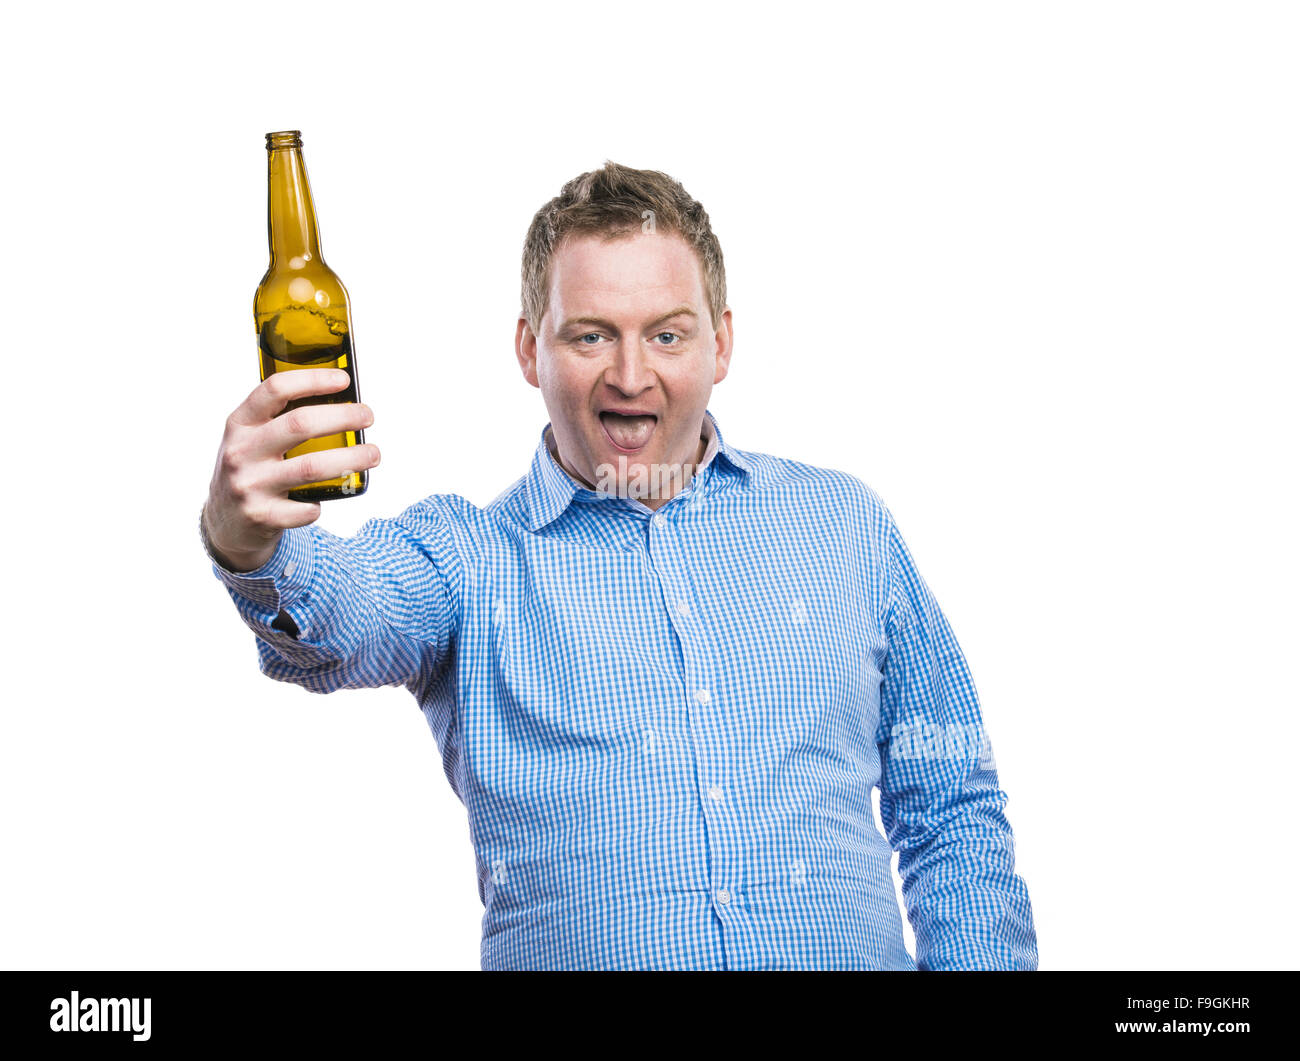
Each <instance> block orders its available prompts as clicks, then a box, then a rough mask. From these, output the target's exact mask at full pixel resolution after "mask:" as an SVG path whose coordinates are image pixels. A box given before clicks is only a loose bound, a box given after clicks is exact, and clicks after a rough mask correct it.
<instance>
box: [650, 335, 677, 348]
mask: <svg viewBox="0 0 1300 1061" xmlns="http://www.w3.org/2000/svg"><path fill="white" fill-rule="evenodd" d="M665 335H666V336H668V338H669V339H672V340H675V339H676V338H677V335H676V333H674V332H660V333H659V334H658V335H656V336H655V338H656V339H662V338H663V337H664V336H665ZM662 345H664V346H674V345H675V343H673V342H667V343H664V344H662Z"/></svg>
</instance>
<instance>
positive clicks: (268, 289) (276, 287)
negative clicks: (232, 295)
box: [253, 262, 349, 317]
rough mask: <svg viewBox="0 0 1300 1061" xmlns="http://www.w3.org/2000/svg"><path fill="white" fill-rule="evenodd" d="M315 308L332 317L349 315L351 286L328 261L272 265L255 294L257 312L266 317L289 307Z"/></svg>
mask: <svg viewBox="0 0 1300 1061" xmlns="http://www.w3.org/2000/svg"><path fill="white" fill-rule="evenodd" d="M294 307H297V308H311V309H315V310H317V311H324V312H326V313H328V314H330V315H331V316H334V315H342V316H344V317H346V316H347V315H348V309H349V301H348V289H347V288H346V287H345V286H344V284H343V281H342V280H341V279H339V275H338V274H337V273H336V272H334V270H333V269H331V268H329V266H327V265H325V264H324V262H310V263H308V265H307V267H304V268H298V269H295V268H291V267H286V266H281V265H272V266H271V267H270V268H268V269H267V271H266V273H265V274H264V275H263V277H262V280H261V282H260V283H259V284H258V285H257V290H256V291H255V292H254V294H253V313H254V315H255V316H257V317H263V316H266V315H267V314H270V313H277V312H279V311H280V310H282V309H287V308H294Z"/></svg>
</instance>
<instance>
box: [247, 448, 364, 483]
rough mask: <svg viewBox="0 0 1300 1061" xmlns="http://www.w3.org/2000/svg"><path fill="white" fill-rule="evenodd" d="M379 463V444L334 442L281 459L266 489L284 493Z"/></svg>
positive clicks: (269, 478) (270, 476)
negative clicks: (341, 444)
mask: <svg viewBox="0 0 1300 1061" xmlns="http://www.w3.org/2000/svg"><path fill="white" fill-rule="evenodd" d="M378 463H379V447H378V446H376V445H374V444H373V443H370V442H367V443H365V444H364V445H360V446H333V447H331V448H330V449H318V450H313V451H312V452H311V453H303V454H301V455H299V456H297V457H290V458H289V459H288V460H285V461H281V462H280V463H279V464H278V465H276V466H275V467H274V470H273V471H272V472H271V474H270V475H269V476H268V477H267V480H266V483H265V489H266V490H267V491H268V492H272V493H276V494H281V493H287V492H288V491H290V490H295V489H297V488H298V487H300V486H305V485H307V484H308V483H319V482H324V481H325V480H327V479H339V478H342V477H343V476H345V475H350V474H351V473H352V472H359V471H362V470H363V469H366V468H373V467H375V466H376V465H377V464H378Z"/></svg>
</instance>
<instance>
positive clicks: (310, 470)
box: [203, 368, 379, 571]
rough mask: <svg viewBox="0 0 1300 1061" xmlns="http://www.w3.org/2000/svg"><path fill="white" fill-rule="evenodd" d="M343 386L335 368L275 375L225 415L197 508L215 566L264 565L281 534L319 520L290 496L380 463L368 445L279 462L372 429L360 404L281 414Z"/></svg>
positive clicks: (344, 379)
mask: <svg viewBox="0 0 1300 1061" xmlns="http://www.w3.org/2000/svg"><path fill="white" fill-rule="evenodd" d="M347 384H348V374H347V373H346V372H344V371H343V370H342V369H337V368H302V369H295V370H294V371H292V372H277V373H276V374H275V375H273V376H270V377H269V378H267V379H265V380H263V381H262V383H260V384H258V386H257V388H256V389H255V390H253V392H252V393H251V394H249V396H248V397H247V398H246V399H245V400H244V403H243V404H242V405H241V406H240V407H239V408H238V409H236V410H235V411H234V412H233V413H231V414H230V417H229V419H227V420H226V433H225V436H224V437H223V438H222V440H221V449H220V450H218V452H217V466H216V469H215V470H214V471H213V473H212V483H211V485H210V486H209V487H208V500H207V503H206V504H205V505H204V506H203V526H204V529H205V531H206V532H207V536H208V544H209V545H210V546H211V548H212V551H213V553H214V554H216V558H217V559H218V561H220V563H221V564H222V566H224V567H226V568H228V569H229V570H231V571H253V570H255V569H256V568H259V567H261V566H262V565H263V564H264V563H266V562H267V561H268V560H269V559H271V556H272V554H274V552H275V549H276V546H277V545H278V544H279V542H280V535H281V534H282V533H284V531H285V530H286V529H287V528H289V527H301V526H305V525H306V524H308V523H314V522H315V521H316V520H317V519H319V518H320V505H319V504H318V503H316V502H304V501H290V500H289V497H288V494H289V491H290V490H293V489H295V488H297V487H299V486H305V485H306V484H307V483H315V482H320V481H321V480H322V479H335V478H338V477H339V476H341V475H343V474H344V473H345V472H356V471H360V470H361V469H363V468H373V467H374V466H375V465H377V464H378V463H379V448H378V447H377V446H374V445H372V444H370V443H366V444H364V445H361V446H335V447H332V448H330V449H323V450H316V451H314V452H312V453H304V454H302V455H301V456H297V457H292V458H290V459H289V460H285V459H284V454H285V453H287V452H288V451H289V450H291V449H293V447H294V446H297V445H299V444H300V443H302V442H306V441H307V440H308V439H310V438H323V437H326V436H329V435H337V434H341V433H342V432H344V431H356V430H358V429H359V428H365V427H369V426H370V425H371V424H372V423H374V419H375V418H374V414H373V413H371V411H370V408H369V406H367V405H365V404H364V403H363V402H352V403H348V404H342V405H306V406H303V407H301V408H298V409H293V410H290V411H289V412H287V413H286V412H284V407H285V405H287V404H288V403H289V402H290V401H291V400H292V399H294V398H302V397H306V396H307V395H311V394H330V393H332V392H334V391H339V390H342V389H343V388H344V387H346V386H347Z"/></svg>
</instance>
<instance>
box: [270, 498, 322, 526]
mask: <svg viewBox="0 0 1300 1061" xmlns="http://www.w3.org/2000/svg"><path fill="white" fill-rule="evenodd" d="M318 519H320V502H319V501H290V500H288V499H287V498H284V497H273V498H271V499H270V500H269V501H266V502H264V503H263V505H262V506H261V507H260V508H259V509H258V512H257V525H258V526H260V527H274V528H276V529H278V530H289V529H290V528H291V527H305V526H306V525H307V524H308V523H315V522H316V520H318Z"/></svg>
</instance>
